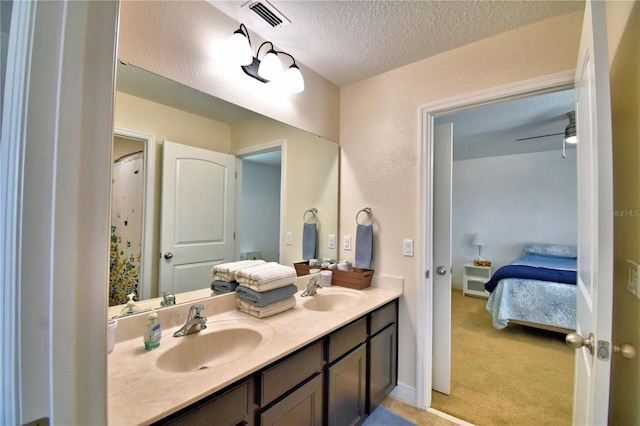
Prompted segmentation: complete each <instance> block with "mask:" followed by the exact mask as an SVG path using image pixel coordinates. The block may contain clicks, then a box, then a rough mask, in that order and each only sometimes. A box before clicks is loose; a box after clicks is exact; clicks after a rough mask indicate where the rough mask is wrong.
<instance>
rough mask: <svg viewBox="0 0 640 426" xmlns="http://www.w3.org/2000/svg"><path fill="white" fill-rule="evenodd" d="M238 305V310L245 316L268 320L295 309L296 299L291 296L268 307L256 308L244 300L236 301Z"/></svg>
mask: <svg viewBox="0 0 640 426" xmlns="http://www.w3.org/2000/svg"><path fill="white" fill-rule="evenodd" d="M236 305H237V306H238V309H240V311H241V312H244V313H245V314H249V315H253V316H254V317H256V318H266V317H269V316H271V315H275V314H279V313H280V312H284V311H288V310H289V309H291V308H294V307H295V306H296V298H295V297H294V296H291V297H288V298H286V299H284V300H281V301H279V302H275V303H271V304H269V305H266V306H254V305H252V304H251V303H249V302H245V301H244V300H242V299H236Z"/></svg>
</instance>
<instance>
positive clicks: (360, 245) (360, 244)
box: [356, 224, 373, 269]
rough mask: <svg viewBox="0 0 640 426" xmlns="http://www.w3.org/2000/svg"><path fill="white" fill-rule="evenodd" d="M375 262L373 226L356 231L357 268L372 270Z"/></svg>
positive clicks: (359, 227)
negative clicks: (372, 264)
mask: <svg viewBox="0 0 640 426" xmlns="http://www.w3.org/2000/svg"><path fill="white" fill-rule="evenodd" d="M372 262H373V225H371V224H369V225H360V224H358V228H357V229H356V268H367V269H368V268H371V263H372Z"/></svg>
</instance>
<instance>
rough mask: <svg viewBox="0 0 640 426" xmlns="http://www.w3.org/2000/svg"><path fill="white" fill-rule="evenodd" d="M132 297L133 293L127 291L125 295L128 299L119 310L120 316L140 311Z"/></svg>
mask: <svg viewBox="0 0 640 426" xmlns="http://www.w3.org/2000/svg"><path fill="white" fill-rule="evenodd" d="M134 297H136V294H135V293H129V294H128V295H127V298H128V299H129V300H128V301H127V306H125V307H124V308H122V310H121V311H120V316H121V317H122V316H127V315H132V314H136V313H138V312H140V308H139V307H137V306H136V302H135V300H133V298H134Z"/></svg>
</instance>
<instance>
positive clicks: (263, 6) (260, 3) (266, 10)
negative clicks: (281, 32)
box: [243, 0, 291, 28]
mask: <svg viewBox="0 0 640 426" xmlns="http://www.w3.org/2000/svg"><path fill="white" fill-rule="evenodd" d="M244 6H246V7H248V8H249V9H251V11H253V12H254V13H255V14H256V15H258V16H259V17H261V18H262V19H263V20H264V21H265V22H266V23H267V24H269V25H270V26H271V27H274V28H275V27H282V26H284V25H287V24H290V23H291V21H290V20H289V19H287V17H286V16H284V15H283V14H282V13H280V11H279V10H278V9H276V8H275V7H274V6H273V5H272V4H271V3H269V2H268V1H266V0H255V1H250V2H247V3H245V4H244V5H243V7H244Z"/></svg>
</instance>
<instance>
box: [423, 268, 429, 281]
mask: <svg viewBox="0 0 640 426" xmlns="http://www.w3.org/2000/svg"><path fill="white" fill-rule="evenodd" d="M424 277H425V278H426V279H429V270H428V269H427V271H426V272H425V273H424Z"/></svg>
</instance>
